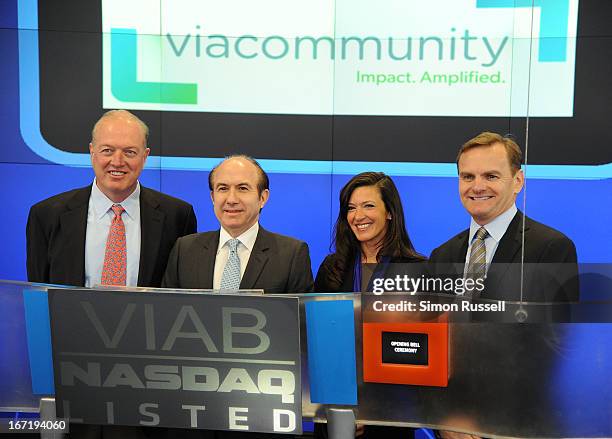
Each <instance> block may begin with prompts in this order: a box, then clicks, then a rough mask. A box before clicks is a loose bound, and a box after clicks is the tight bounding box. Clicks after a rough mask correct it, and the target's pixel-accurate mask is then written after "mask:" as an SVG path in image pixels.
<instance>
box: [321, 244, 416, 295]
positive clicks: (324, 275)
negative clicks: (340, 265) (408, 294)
mask: <svg viewBox="0 0 612 439" xmlns="http://www.w3.org/2000/svg"><path fill="white" fill-rule="evenodd" d="M335 259H336V254H335V253H332V254H331V255H327V256H326V257H325V259H324V260H323V262H322V263H321V265H320V266H319V270H318V271H317V277H316V279H315V286H314V291H315V293H338V292H343V293H350V292H356V291H353V290H354V288H353V281H354V277H355V275H354V267H353V265H354V264H350V266H349V267H348V271H347V272H346V274H345V276H344V278H343V279H342V285H340V287H339V288H338V287H334V286H332V282H331V272H332V267H333V264H334V262H335ZM425 261H426V259H419V258H414V259H405V258H393V259H391V261H390V263H389V265H387V266H386V267H378V266H377V268H376V269H375V270H374V273H373V274H372V279H374V278H375V277H381V278H382V277H389V278H393V277H395V275H397V274H400V275H403V274H406V275H409V276H412V277H419V276H421V275H422V274H426V270H425ZM372 279H370V281H369V284H370V288H368V290H370V291H371V286H372Z"/></svg>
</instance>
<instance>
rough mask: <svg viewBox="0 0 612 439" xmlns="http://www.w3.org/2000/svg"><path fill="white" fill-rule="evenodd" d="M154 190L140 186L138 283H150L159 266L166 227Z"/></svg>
mask: <svg viewBox="0 0 612 439" xmlns="http://www.w3.org/2000/svg"><path fill="white" fill-rule="evenodd" d="M158 207H159V200H157V198H156V197H155V195H154V194H153V192H151V191H149V190H148V189H147V188H145V187H142V186H141V187H140V262H139V266H138V285H150V283H151V281H152V279H153V273H154V270H155V269H156V267H157V264H156V262H157V255H158V253H159V243H160V242H161V238H162V232H163V229H164V220H165V217H166V216H165V214H164V213H163V212H162V211H161V210H159V209H158Z"/></svg>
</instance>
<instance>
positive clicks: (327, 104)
mask: <svg viewBox="0 0 612 439" xmlns="http://www.w3.org/2000/svg"><path fill="white" fill-rule="evenodd" d="M522 3H524V4H522ZM532 3H533V2H531V1H529V2H514V1H512V2H504V1H491V0H476V1H475V0H455V1H452V2H449V1H447V2H440V1H422V0H416V1H415V0H412V1H406V0H402V1H398V0H377V1H371V0H357V1H356V0H314V1H313V0H294V1H290V2H287V1H285V0H260V1H256V2H245V1H243V0H226V1H223V2H218V1H211V0H205V1H202V0H180V1H176V0H172V1H169V0H162V1H159V0H137V1H130V2H129V3H127V4H126V2H125V1H123V0H103V1H102V31H103V33H104V40H103V47H104V55H103V60H104V61H103V81H104V93H103V102H104V106H105V107H109V108H128V109H143V110H162V111H189V112H193V111H207V112H230V113H265V114H315V115H320V114H324V115H326V114H339V115H368V116H379V115H384V116H485V117H491V116H493V117H509V116H517V117H525V116H527V115H531V116H543V117H544V116H548V117H571V116H572V115H573V98H574V64H575V52H576V50H575V49H576V23H577V17H578V1H577V0H572V1H557V2H535V3H536V4H540V3H541V4H542V5H541V6H540V7H536V8H532V7H531V6H532ZM527 6H529V7H527ZM143 11H147V13H146V14H143V13H142V12H143ZM530 82H531V86H532V87H533V89H537V90H538V93H537V94H534V95H530V94H529V90H530V84H529V83H530ZM485 99H486V100H487V101H488V102H489V104H488V105H482V101H483V100H485Z"/></svg>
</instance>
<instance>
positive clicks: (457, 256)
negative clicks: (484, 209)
mask: <svg viewBox="0 0 612 439" xmlns="http://www.w3.org/2000/svg"><path fill="white" fill-rule="evenodd" d="M469 237H470V229H467V230H465V231H463V232H462V233H460V234H459V235H457V237H456V238H455V245H453V247H452V252H453V254H452V255H451V259H450V260H451V261H456V262H455V263H453V264H452V265H453V267H452V269H453V270H454V273H453V274H455V275H457V276H459V277H463V271H464V269H465V259H466V257H467V256H466V255H467V249H468V239H469ZM449 274H450V273H449Z"/></svg>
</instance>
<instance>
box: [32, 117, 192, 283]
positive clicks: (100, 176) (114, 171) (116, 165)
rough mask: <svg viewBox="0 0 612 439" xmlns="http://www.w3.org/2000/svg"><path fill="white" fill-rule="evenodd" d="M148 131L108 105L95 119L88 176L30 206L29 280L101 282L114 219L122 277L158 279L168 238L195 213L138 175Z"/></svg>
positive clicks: (182, 230)
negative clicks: (84, 182) (91, 174)
mask: <svg viewBox="0 0 612 439" xmlns="http://www.w3.org/2000/svg"><path fill="white" fill-rule="evenodd" d="M148 131H149V130H148V127H147V126H146V125H145V124H144V122H142V121H141V120H140V119H138V118H137V117H136V116H134V115H133V114H131V113H130V112H128V111H125V110H113V111H109V112H107V113H106V114H104V115H103V116H102V117H101V118H100V120H98V122H97V123H96V124H95V126H94V128H93V131H92V140H91V143H90V145H89V152H90V154H91V163H92V166H93V169H94V173H95V181H94V183H93V184H92V185H90V186H87V187H84V188H80V189H75V190H72V191H68V192H64V193H62V194H59V195H55V196H53V197H51V198H48V199H46V200H44V201H41V202H39V203H37V204H35V205H34V206H32V208H31V209H30V214H29V217H28V225H27V231H26V237H27V271H28V280H29V281H31V282H42V283H53V284H62V285H74V286H94V285H96V284H100V283H110V282H103V281H104V280H105V279H110V278H109V277H105V276H106V275H105V273H104V271H105V270H108V265H109V264H108V263H106V264H105V261H106V260H108V257H107V252H108V250H107V247H108V246H107V244H108V242H107V241H109V238H110V236H111V230H113V224H117V223H118V224H117V225H118V226H121V225H122V227H123V235H124V236H123V242H125V246H124V247H125V248H124V255H125V256H126V257H127V261H126V263H125V264H124V265H125V266H124V267H122V269H123V270H125V273H122V275H121V276H120V277H119V279H122V280H123V279H124V283H123V285H128V286H136V285H138V286H144V287H159V286H160V285H161V280H162V273H163V272H164V270H165V267H166V263H167V260H168V255H169V253H170V250H171V249H172V246H173V245H174V242H175V241H176V239H177V238H178V237H180V236H183V235H188V234H191V233H195V232H196V217H195V214H194V211H193V208H192V206H191V205H190V204H188V203H186V202H184V201H182V200H179V199H177V198H173V197H170V196H168V195H165V194H162V193H160V192H157V191H154V190H152V189H147V188H145V187H142V186H141V185H140V183H139V182H138V177H139V176H140V173H141V172H142V169H143V167H144V164H145V161H146V159H147V157H148V155H149V151H150V150H149V148H147V137H148ZM117 206H122V207H121V210H122V212H121V214H120V215H117V214H116V213H114V211H113V210H112V209H113V208H115V209H117ZM117 216H118V218H114V217H117ZM119 218H120V220H119ZM113 221H114V222H113ZM114 230H117V229H114ZM119 230H120V229H119ZM117 284H122V283H121V282H117Z"/></svg>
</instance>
